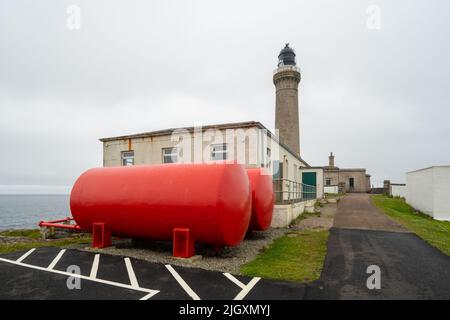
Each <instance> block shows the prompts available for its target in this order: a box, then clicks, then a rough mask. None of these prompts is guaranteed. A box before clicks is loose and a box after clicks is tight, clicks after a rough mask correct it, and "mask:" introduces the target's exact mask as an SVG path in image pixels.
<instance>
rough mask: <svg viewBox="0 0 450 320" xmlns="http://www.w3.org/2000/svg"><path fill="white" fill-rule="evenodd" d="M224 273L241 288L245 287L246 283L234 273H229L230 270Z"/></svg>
mask: <svg viewBox="0 0 450 320" xmlns="http://www.w3.org/2000/svg"><path fill="white" fill-rule="evenodd" d="M223 275H224V276H225V277H227V278H228V279H230V280H231V281H232V282H234V283H235V284H236V285H237V286H238V287H239V288H241V289H244V288H245V284H243V283H242V282H240V281H239V280H238V279H236V278H235V277H234V276H233V275H231V274H229V273H228V272H225V273H224V274H223Z"/></svg>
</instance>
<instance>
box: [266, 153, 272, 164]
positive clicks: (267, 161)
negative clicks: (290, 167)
mask: <svg viewBox="0 0 450 320" xmlns="http://www.w3.org/2000/svg"><path fill="white" fill-rule="evenodd" d="M266 168H267V169H270V168H272V152H271V151H270V148H267V150H266Z"/></svg>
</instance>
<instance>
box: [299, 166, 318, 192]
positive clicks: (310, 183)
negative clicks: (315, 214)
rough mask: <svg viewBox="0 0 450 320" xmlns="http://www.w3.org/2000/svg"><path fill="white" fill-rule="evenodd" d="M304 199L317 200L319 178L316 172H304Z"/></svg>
mask: <svg viewBox="0 0 450 320" xmlns="http://www.w3.org/2000/svg"><path fill="white" fill-rule="evenodd" d="M302 183H303V198H304V199H315V198H316V188H317V176H316V173H315V172H302Z"/></svg>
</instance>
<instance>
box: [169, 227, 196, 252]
mask: <svg viewBox="0 0 450 320" xmlns="http://www.w3.org/2000/svg"><path fill="white" fill-rule="evenodd" d="M193 255H195V241H194V237H193V236H192V233H191V230H190V229H187V228H175V229H173V256H174V257H177V258H190V257H192V256H193Z"/></svg>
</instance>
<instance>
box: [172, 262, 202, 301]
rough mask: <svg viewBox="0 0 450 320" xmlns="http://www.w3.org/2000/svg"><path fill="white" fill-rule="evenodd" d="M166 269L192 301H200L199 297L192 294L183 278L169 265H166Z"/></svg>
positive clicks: (192, 291)
mask: <svg viewBox="0 0 450 320" xmlns="http://www.w3.org/2000/svg"><path fill="white" fill-rule="evenodd" d="M166 268H167V270H169V272H170V273H171V274H172V276H173V277H174V278H175V280H177V282H178V283H179V284H180V286H181V287H182V288H183V289H184V291H186V293H187V294H188V295H189V296H190V297H191V298H192V299H193V300H201V299H200V297H199V296H198V295H197V294H196V293H195V292H194V290H192V289H191V287H189V285H188V284H187V283H186V281H184V280H183V278H182V277H181V276H180V275H179V274H178V272H176V271H175V269H174V268H173V267H172V266H171V265H170V264H166Z"/></svg>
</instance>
